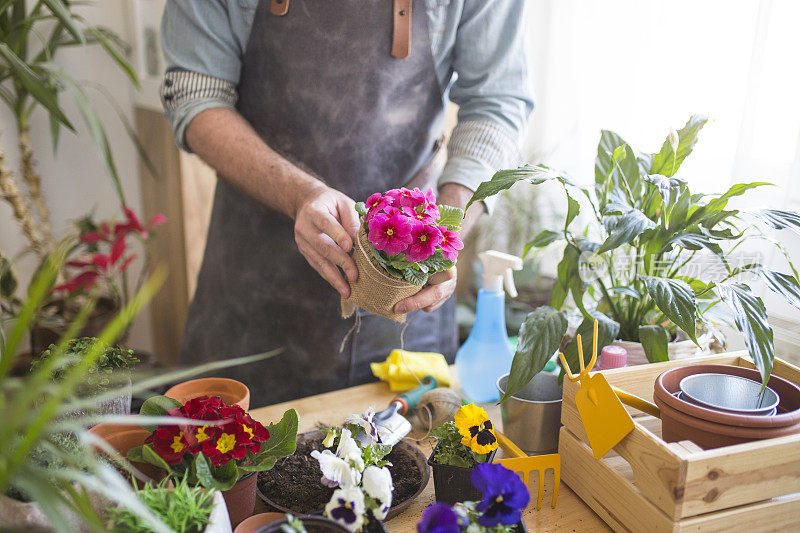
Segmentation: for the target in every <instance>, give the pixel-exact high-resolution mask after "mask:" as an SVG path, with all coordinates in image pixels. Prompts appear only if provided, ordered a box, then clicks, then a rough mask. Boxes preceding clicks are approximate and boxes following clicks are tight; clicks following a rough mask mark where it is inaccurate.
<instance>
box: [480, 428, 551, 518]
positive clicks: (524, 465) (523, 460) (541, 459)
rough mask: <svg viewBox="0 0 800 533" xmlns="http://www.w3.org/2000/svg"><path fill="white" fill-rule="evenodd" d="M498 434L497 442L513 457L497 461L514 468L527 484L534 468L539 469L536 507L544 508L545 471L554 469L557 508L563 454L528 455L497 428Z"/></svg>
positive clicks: (496, 460)
mask: <svg viewBox="0 0 800 533" xmlns="http://www.w3.org/2000/svg"><path fill="white" fill-rule="evenodd" d="M494 433H495V435H496V436H497V443H498V444H500V447H501V448H503V451H504V452H506V453H507V454H509V455H513V457H510V458H507V459H495V461H494V462H495V463H499V464H501V465H503V466H505V467H506V468H508V469H509V470H513V471H514V472H516V473H517V474H519V477H521V478H522V482H523V483H525V486H526V487H527V486H528V483H529V482H530V474H531V472H532V471H533V470H538V471H539V496H538V498H537V499H536V509H537V510H539V509H541V508H542V498H543V497H544V473H545V471H546V470H547V469H548V468H552V469H553V502H552V504H551V507H552V508H553V509H555V508H556V501H557V500H558V487H559V486H560V485H561V456H560V455H559V454H557V453H550V454H547V455H533V456H530V457H529V456H528V455H526V454H525V452H523V451H522V450H520V449H519V447H518V446H517V445H516V444H514V443H513V442H511V440H509V438H508V437H506V436H505V435H503V434H502V433H501V432H499V431H497V430H496V429H495V431H494Z"/></svg>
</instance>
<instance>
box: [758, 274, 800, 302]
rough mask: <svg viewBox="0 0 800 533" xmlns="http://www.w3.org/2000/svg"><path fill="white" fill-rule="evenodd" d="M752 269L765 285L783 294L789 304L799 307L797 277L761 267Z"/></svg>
mask: <svg viewBox="0 0 800 533" xmlns="http://www.w3.org/2000/svg"><path fill="white" fill-rule="evenodd" d="M754 270H755V271H756V272H758V273H759V274H760V275H761V277H762V278H763V279H764V283H766V285H767V287H769V288H770V289H772V291H774V292H775V293H777V294H780V295H781V296H783V297H784V298H785V299H786V301H787V302H788V303H789V304H791V305H793V306H794V307H796V308H797V309H800V283H798V281H797V278H795V277H794V276H791V275H789V274H783V273H781V272H776V271H774V270H769V269H767V268H763V267H759V268H756V269H754Z"/></svg>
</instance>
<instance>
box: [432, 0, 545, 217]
mask: <svg viewBox="0 0 800 533" xmlns="http://www.w3.org/2000/svg"><path fill="white" fill-rule="evenodd" d="M524 4H525V2H520V1H519V0H465V2H464V9H463V12H462V15H461V20H460V22H459V26H458V33H457V36H456V42H455V45H454V49H453V55H454V62H453V68H454V70H455V72H456V74H457V78H456V81H455V83H454V84H453V86H452V88H451V90H450V99H451V100H452V101H453V102H454V103H456V104H458V106H459V111H458V124H457V125H456V127H455V129H454V130H453V134H452V136H451V138H450V142H449V144H448V155H449V159H448V162H447V165H446V166H445V169H444V172H443V173H442V175H441V177H440V178H439V186H440V187H441V186H442V185H444V184H446V183H458V184H461V185H464V186H466V187H468V188H470V189H472V190H475V188H476V187H477V186H478V185H479V184H480V183H481V182H482V181H485V180H487V179H489V178H490V177H491V176H492V174H494V172H496V171H497V170H499V169H501V168H509V167H514V166H516V165H518V164H519V163H520V160H521V156H520V145H521V143H522V139H523V137H524V135H525V128H526V124H527V121H528V116H529V115H530V113H531V111H532V110H533V96H532V92H531V87H530V80H529V76H528V62H527V57H526V51H525V36H524V31H525V20H524ZM492 204H493V199H492V198H490V199H488V200H487V205H486V207H487V209H491V207H492Z"/></svg>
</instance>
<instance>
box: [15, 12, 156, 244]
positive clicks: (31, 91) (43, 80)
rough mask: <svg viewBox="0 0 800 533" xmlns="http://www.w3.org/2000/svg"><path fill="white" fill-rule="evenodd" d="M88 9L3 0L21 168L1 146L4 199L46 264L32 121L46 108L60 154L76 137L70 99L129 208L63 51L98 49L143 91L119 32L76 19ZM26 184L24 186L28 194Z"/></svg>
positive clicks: (48, 234)
mask: <svg viewBox="0 0 800 533" xmlns="http://www.w3.org/2000/svg"><path fill="white" fill-rule="evenodd" d="M84 3H85V2H71V1H69V0H38V1H36V2H27V1H26V0H0V101H2V102H3V103H5V104H6V105H7V106H8V108H9V109H10V110H11V113H12V115H13V117H14V119H15V122H16V133H17V136H18V149H19V155H20V161H21V162H20V168H19V169H18V173H17V174H16V175H15V173H14V172H12V170H11V169H9V168H8V165H7V163H6V160H5V155H4V154H5V152H4V150H3V146H2V145H0V193H2V194H0V197H2V198H3V199H5V201H6V202H8V203H9V204H10V205H11V208H12V211H13V214H14V218H15V219H16V220H17V222H18V223H19V225H20V227H21V229H22V232H23V234H24V235H25V237H26V239H27V241H28V243H29V245H30V247H31V249H32V250H34V251H35V252H36V253H37V254H38V255H39V256H40V257H44V255H45V254H46V253H47V252H48V251H50V250H51V249H52V247H53V244H54V239H53V235H52V231H51V228H50V211H49V209H48V207H47V204H46V202H45V200H44V197H43V195H42V180H41V177H40V176H39V173H38V171H37V170H36V166H35V160H34V152H33V147H32V145H31V136H30V122H31V117H32V115H33V113H35V112H36V110H37V109H39V108H42V109H43V110H44V111H45V112H46V113H47V115H48V117H49V120H50V132H51V135H52V142H53V150H55V149H56V147H57V146H58V139H59V133H60V132H61V129H62V128H67V129H68V130H70V131H72V132H75V127H74V126H73V124H72V122H71V120H70V119H69V118H68V117H67V114H66V112H65V110H64V107H63V105H62V103H63V102H62V99H61V96H62V95H65V96H66V97H67V98H69V99H70V100H71V101H72V102H73V103H74V104H75V106H76V107H77V109H78V111H79V114H80V116H81V119H82V120H83V122H84V124H85V125H86V128H87V130H88V131H89V134H90V136H91V138H92V141H93V142H94V144H95V146H96V148H97V151H98V153H99V155H100V157H101V159H102V161H103V163H104V166H105V169H106V172H107V174H108V176H109V177H110V178H111V181H112V183H113V185H114V189H115V190H116V192H117V194H118V195H119V199H120V202H121V203H122V204H123V205H125V197H124V193H123V190H122V186H121V185H120V180H119V175H118V173H117V168H116V165H115V163H114V157H113V155H112V151H111V146H110V145H109V142H108V137H107V135H106V132H105V128H104V126H103V122H102V120H101V119H100V115H99V114H98V113H97V110H96V109H95V107H94V104H93V103H92V100H91V98H90V97H89V95H88V94H87V92H86V90H85V89H84V87H85V85H84V84H82V83H80V82H78V81H77V80H75V79H73V78H72V77H71V76H70V75H69V74H67V73H66V72H64V70H63V69H62V68H61V67H60V65H59V64H58V57H57V56H58V52H59V51H60V50H62V49H64V48H74V47H85V46H99V47H101V49H102V50H104V51H105V52H106V54H107V55H108V57H110V58H111V59H112V60H113V63H114V64H115V65H116V66H117V67H118V68H119V69H120V70H121V71H122V72H124V73H125V75H126V76H127V77H128V78H129V79H130V80H131V82H132V83H133V84H135V85H138V81H137V79H136V75H135V73H134V71H133V69H132V68H131V66H130V64H129V63H128V61H127V59H126V58H125V55H126V48H127V47H126V45H125V43H124V42H123V41H122V40H121V39H120V38H119V36H117V34H115V33H114V32H113V31H111V30H109V29H108V28H104V27H101V26H96V25H94V24H92V23H91V22H89V21H88V20H86V19H85V18H84V17H83V16H81V15H80V14H79V13H77V12H76V10H75V6H76V5H80V4H84ZM97 89H98V90H99V92H100V93H101V94H102V95H103V96H104V97H107V98H109V100H110V101H111V103H112V105H113V106H114V107H115V109H117V112H118V114H119V117H120V120H122V122H123V124H124V126H125V128H126V130H127V131H128V133H129V135H130V137H131V140H132V141H133V142H134V144H135V145H136V147H137V149H138V150H139V154H140V155H141V156H142V157H143V159H144V161H145V163H146V164H147V165H148V166H149V167H150V169H151V172H153V168H152V165H151V164H150V161H149V160H148V159H147V158H146V157H145V155H144V151H143V149H142V147H141V145H140V143H139V142H138V140H137V138H136V135H135V134H134V130H133V127H132V125H131V124H130V123H129V122H128V120H127V119H126V117H125V116H124V114H123V113H122V112H121V110H120V109H119V106H118V105H117V104H116V102H114V101H113V99H112V98H110V95H109V94H108V93H107V92H106V91H105V90H103V89H102V88H101V87H98V88H97ZM19 178H21V180H22V181H23V182H24V183H25V186H24V187H22V186H21V183H20V179H19Z"/></svg>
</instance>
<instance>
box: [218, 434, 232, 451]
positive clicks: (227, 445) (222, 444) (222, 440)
mask: <svg viewBox="0 0 800 533" xmlns="http://www.w3.org/2000/svg"><path fill="white" fill-rule="evenodd" d="M234 446H236V437H235V436H234V435H233V434H232V433H223V434H222V435H220V436H219V439H217V450H219V452H220V453H228V452H229V451H231V450H232V449H233V447H234Z"/></svg>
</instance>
